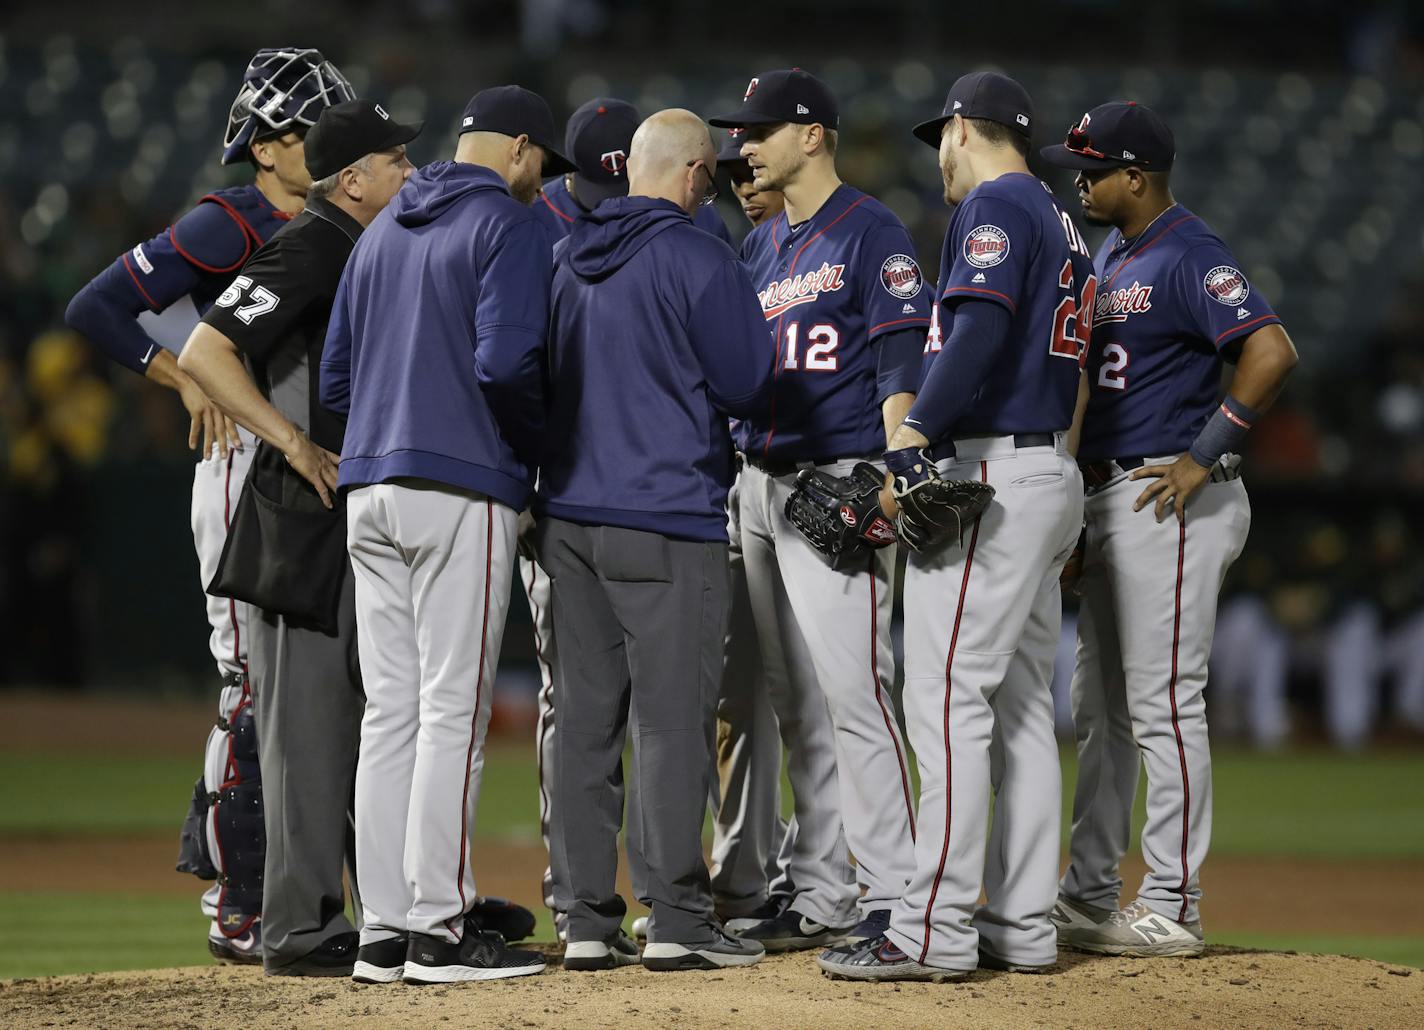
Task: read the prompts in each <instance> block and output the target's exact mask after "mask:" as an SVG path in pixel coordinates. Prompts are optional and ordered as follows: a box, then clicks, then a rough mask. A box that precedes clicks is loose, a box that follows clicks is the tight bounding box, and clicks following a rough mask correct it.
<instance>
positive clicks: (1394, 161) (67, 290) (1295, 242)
mask: <svg viewBox="0 0 1424 1030" xmlns="http://www.w3.org/2000/svg"><path fill="white" fill-rule="evenodd" d="M15 7H18V8H20V9H18V10H17V9H13V8H12V9H11V10H9V11H7V12H6V13H5V14H3V15H0V96H3V97H4V102H3V104H0V182H3V187H0V540H3V551H0V626H3V627H4V633H5V641H4V646H3V647H0V687H4V686H11V685H37V684H42V685H66V684H67V685H74V686H81V685H83V686H102V687H120V686H122V687H133V686H143V687H147V688H151V689H154V690H169V691H179V690H188V691H193V692H195V693H197V692H201V693H202V694H203V696H208V692H209V691H210V690H211V689H212V688H214V687H216V685H217V684H216V683H215V682H213V674H212V671H211V663H210V660H209V659H208V656H207V653H206V650H205V647H204V641H205V638H206V626H205V622H204V620H203V616H202V608H201V605H200V598H199V592H198V591H199V588H198V583H197V575H196V571H197V570H196V562H195V558H194V555H193V551H192V541H191V537H190V534H189V531H188V529H187V526H186V523H187V518H188V514H187V508H188V497H189V487H190V483H191V463H192V460H193V458H192V455H191V453H190V452H188V451H187V450H186V437H187V419H186V416H185V414H184V412H183V409H182V407H181V405H180V404H179V403H178V401H177V399H176V397H175V396H174V395H173V394H171V393H168V392H167V391H164V390H161V389H159V388H157V387H155V386H153V385H152V384H150V383H148V382H146V381H144V380H142V379H140V378H139V377H138V376H135V375H134V374H132V373H130V372H127V371H125V370H123V369H120V368H118V367H117V366H115V365H112V364H110V363H108V362H107V361H106V360H105V359H103V357H102V356H101V355H99V354H98V353H97V352H96V351H94V350H93V349H92V348H91V347H90V346H89V345H88V344H86V343H85V342H84V341H83V340H82V339H80V338H78V337H76V336H74V335H73V334H72V333H70V332H69V331H67V330H66V329H65V328H64V325H63V321H62V316H63V312H64V308H65V305H66V303H67V302H68V300H69V298H70V297H71V296H72V295H73V293H74V292H75V291H76V290H77V289H78V288H79V287H80V286H82V285H83V283H84V282H86V281H87V280H88V279H89V278H90V277H92V276H93V275H94V274H96V273H97V272H98V271H100V270H101V269H102V268H103V267H104V266H105V265H106V264H107V263H108V262H110V261H111V260H113V258H114V257H115V256H116V255H118V254H119V253H121V252H123V251H124V250H126V249H128V248H129V247H132V246H133V245H134V244H135V243H137V242H140V241H142V240H145V239H147V238H149V237H150V236H152V235H154V234H156V233H157V232H159V231H161V230H162V229H163V228H164V227H165V226H166V225H167V224H168V223H169V222H170V221H171V220H172V219H173V218H174V217H176V216H177V215H178V214H180V213H182V212H183V211H184V210H186V208H187V207H188V206H190V205H191V203H192V202H193V201H194V200H195V199H196V198H197V197H198V196H200V195H201V194H202V193H204V192H206V191H207V190H209V189H211V188H214V187H216V186H220V185H224V184H227V183H229V182H232V181H240V180H241V177H242V176H243V175H244V173H245V172H246V166H244V165H239V166H236V167H235V168H230V169H224V168H222V167H221V166H220V165H219V163H218V158H219V155H220V152H221V145H220V144H221V139H222V133H223V128H224V126H225V124H226V114H227V108H228V105H229V104H230V102H231V100H232V97H233V94H234V93H235V91H236V88H237V85H238V82H239V79H240V75H241V72H242V69H243V67H244V65H245V64H246V61H247V59H248V57H249V56H250V55H251V53H252V52H253V51H254V50H255V49H256V48H258V47H260V46H275V45H302V46H316V47H319V48H320V49H322V50H323V52H324V53H325V54H326V55H327V56H328V57H329V58H331V59H332V60H333V61H335V62H336V63H337V65H338V66H339V67H340V68H341V69H342V70H343V71H344V72H345V73H346V74H347V76H348V77H349V78H350V79H351V81H352V83H353V84H354V85H355V87H356V88H357V90H358V92H360V93H361V94H362V95H370V96H374V97H376V98H378V99H382V100H383V101H384V102H385V104H386V106H387V107H388V109H389V110H390V112H391V114H392V115H393V116H395V117H396V118H397V119H400V120H409V119H420V118H424V119H426V120H427V123H428V128H427V131H426V132H425V133H424V135H423V136H422V137H421V138H420V139H419V140H418V141H417V142H416V144H415V145H414V146H413V147H412V157H413V159H415V161H416V163H417V164H420V163H423V162H426V161H430V160H435V159H437V158H441V157H447V156H449V154H450V153H452V152H453V141H454V132H455V116H456V114H457V113H458V112H459V110H460V108H461V106H462V105H463V103H464V102H465V100H466V99H467V98H468V97H469V96H470V95H471V94H472V93H473V92H475V91H476V90H477V89H480V88H482V87H484V86H487V85H491V84H495V83H498V82H508V81H517V82H520V83H521V84H523V85H526V86H529V87H531V88H533V89H536V90H538V91H540V92H542V93H543V94H544V95H545V96H546V97H547V98H548V99H549V100H550V102H551V104H552V105H553V107H554V108H555V112H556V114H559V115H567V114H568V113H569V112H570V111H572V109H573V108H574V107H576V106H577V105H578V104H580V103H582V102H583V101H584V100H586V99H588V98H590V97H593V96H597V95H610V96H618V97H623V98H625V99H628V100H630V101H632V102H634V103H635V104H637V105H638V106H639V107H640V108H641V110H642V111H643V112H644V113H645V114H646V113H650V112H652V111H654V110H657V109H659V108H662V107H667V106H686V107H690V108H692V109H693V110H696V111H699V112H703V113H706V112H708V111H712V110H714V109H721V108H725V107H727V106H728V105H729V104H735V103H736V102H737V101H738V100H739V99H740V97H741V95H742V92H743V90H744V89H745V86H746V81H747V79H748V78H749V77H750V76H751V75H752V74H754V73H756V72H757V71H760V70H763V69H767V68H773V67H786V66H789V65H803V66H805V67H807V68H808V69H809V70H812V71H814V72H815V73H816V74H817V75H819V76H821V77H823V78H824V79H826V80H827V81H828V82H829V83H830V84H831V85H832V87H833V88H835V89H836V90H837V92H838V94H839V96H840V98H841V102H842V111H843V115H842V134H841V148H840V167H841V173H842V176H843V178H845V179H846V180H847V181H849V182H851V183H853V184H854V185H857V186H859V187H861V188H863V189H866V190H867V191H869V192H871V193H873V194H874V195H876V196H878V197H879V198H881V199H882V200H884V201H885V203H887V204H888V205H889V206H890V207H891V208H892V209H893V210H894V211H895V212H896V213H897V214H899V216H900V217H901V218H902V219H903V220H904V221H905V223H906V224H907V225H908V226H909V227H910V230H911V232H912V234H913V235H914V237H915V240H916V243H917V246H918V248H919V255H920V258H921V263H922V264H923V265H924V266H925V270H926V273H927V275H929V276H931V277H933V275H934V274H935V273H936V271H937V269H938V264H939V249H940V241H941V237H942V233H943V231H944V227H945V224H946V221H947V218H948V212H947V210H946V209H945V207H944V206H943V203H942V201H941V199H940V183H939V176H938V171H937V169H936V167H935V162H934V158H933V156H932V155H931V154H930V153H929V152H928V151H927V150H926V149H925V148H924V147H922V146H921V145H919V144H917V143H916V142H915V141H914V140H913V139H912V138H911V137H910V136H909V133H908V127H909V126H910V125H911V124H913V123H914V122H915V121H917V120H919V119H921V118H924V117H928V116H929V115H932V114H934V113H936V112H937V111H938V110H939V107H940V103H941V101H942V98H943V93H944V90H945V89H946V88H947V87H948V85H949V83H950V82H951V81H953V79H954V78H955V77H956V76H957V75H959V74H960V73H962V72H964V71H967V70H971V69H973V68H975V67H982V66H995V67H999V68H1001V69H1003V70H1005V71H1007V72H1008V73H1010V74H1012V75H1014V76H1015V77H1017V78H1019V79H1020V80H1021V81H1022V82H1024V84H1025V85H1026V86H1027V87H1028V88H1029V90H1030V92H1031V94H1032V95H1033V96H1034V98H1035V101H1036V104H1037V108H1038V128H1037V137H1038V138H1037V139H1036V143H1037V144H1039V145H1043V144H1046V143H1050V142H1054V141H1055V139H1056V138H1057V137H1058V136H1059V135H1060V134H1061V133H1062V132H1063V131H1064V130H1066V128H1067V126H1068V125H1069V124H1070V123H1072V122H1074V121H1076V120H1077V118H1078V117H1079V115H1080V114H1081V112H1082V111H1084V110H1085V109H1087V108H1089V107H1091V106H1094V105H1095V104H1097V103H1099V102H1102V101H1105V100H1109V99H1136V100H1139V101H1141V102H1143V103H1146V104H1149V105H1151V106H1153V107H1155V108H1157V109H1158V110H1159V111H1160V112H1161V113H1162V114H1163V115H1164V116H1165V117H1166V118H1167V119H1168V121H1169V123H1170V124H1171V125H1172V126H1173V128H1174V129H1175V131H1176V135H1177V140H1178V160H1177V166H1176V171H1175V172H1174V177H1173V179H1174V187H1175V188H1176V191H1177V196H1178V199H1179V200H1181V201H1182V202H1184V203H1185V204H1186V205H1187V206H1188V207H1190V208H1192V209H1193V210H1195V211H1196V212H1197V213H1198V214H1200V215H1201V216H1202V217H1203V218H1205V219H1206V220H1207V222H1208V223H1209V224H1210V225H1212V226H1213V227H1214V228H1215V229H1216V230H1217V231H1218V232H1219V233H1220V234H1221V235H1222V236H1223V237H1224V238H1225V240H1226V241H1227V243H1228V244H1229V245H1230V246H1231V247H1232V248H1233V250H1234V251H1235V253H1236V255H1237V256H1238V258H1239V259H1240V260H1241V262H1242V264H1243V266H1244V269H1245V271H1246V273H1247V275H1248V276H1249V278H1250V280H1251V282H1252V284H1253V288H1254V289H1257V290H1259V291H1261V292H1262V293H1263V294H1264V295H1266V296H1267V297H1269V298H1270V299H1271V301H1272V302H1273V304H1274V305H1275V307H1276V309H1277V310H1278V311H1279V312H1280V313H1281V315H1282V317H1283V318H1284V319H1285V322H1286V326H1287V329H1288V330H1289V331H1290V333H1291V335H1292V337H1293V339H1294V340H1295V343H1296V345H1297V347H1298V349H1299V351H1300V354H1301V358H1302V361H1301V365H1300V368H1299V369H1298V370H1297V372H1296V373H1295V375H1294V376H1293V377H1292V379H1291V381H1290V384H1289V386H1288V388H1287V391H1286V394H1285V395H1284V396H1283V397H1282V398H1281V400H1280V401H1279V402H1278V403H1277V405H1276V406H1275V408H1274V409H1273V410H1272V411H1271V413H1270V415H1269V416H1268V417H1267V418H1266V419H1264V420H1263V421H1262V422H1261V423H1260V425H1259V426H1258V427H1257V428H1256V429H1255V430H1254V431H1253V432H1252V433H1251V435H1250V437H1249V450H1248V453H1247V463H1246V465H1245V470H1246V478H1247V482H1248V486H1249V489H1250V493H1251V501H1252V507H1253V526H1252V533H1251V538H1250V542H1249V543H1248V545H1247V550H1246V553H1245V555H1244V556H1243V558H1242V560H1241V561H1240V562H1239V563H1238V564H1237V566H1236V568H1235V569H1234V570H1233V572H1232V575H1231V578H1230V581H1229V582H1228V584H1227V588H1226V590H1227V594H1228V595H1229V600H1228V601H1227V602H1226V603H1225V604H1224V605H1223V607H1222V610H1221V616H1220V620H1219V631H1218V639H1217V647H1216V654H1215V655H1214V658H1213V662H1214V670H1213V676H1214V678H1213V681H1212V685H1211V687H1210V688H1209V696H1210V697H1211V703H1212V705H1213V712H1214V728H1215V730H1216V732H1217V733H1218V735H1219V736H1221V735H1229V734H1236V735H1240V736H1241V737H1243V738H1244V739H1246V740H1249V741H1251V742H1253V743H1254V744H1256V745H1258V746H1261V747H1275V746H1279V745H1282V744H1284V743H1287V742H1289V741H1291V740H1298V739H1311V738H1313V737H1326V738H1328V739H1330V740H1331V741H1333V742H1334V743H1336V744H1337V745H1339V746H1341V747H1347V748H1354V747H1359V746H1362V745H1364V744H1366V743H1368V742H1370V741H1372V740H1376V739H1379V738H1380V737H1381V736H1382V735H1384V736H1398V735H1401V734H1420V733H1424V7H1421V6H1420V5H1418V4H1415V3H1410V2H1406V0H1398V2H1392V3H1391V2H1381V3H1372V2H1357V3H1354V4H1349V5H1339V4H1334V3H1324V2H1319V0H1303V2H1297V3H1289V4H1284V3H1280V4H1278V3H1250V2H1247V0H1199V2H1197V3H1194V4H1191V5H1182V4H1175V3H1165V2H1160V0H1140V2H1138V3H1134V4H1132V5H1129V6H1122V5H1117V4H1114V3H1109V2H1106V0H1066V2H1057V3H1047V2H1040V0H1021V2H1019V3H1015V4H1004V5H983V7H982V8H981V7H980V6H979V5H972V4H947V3H938V2H934V0H879V2H876V3H874V4H870V3H864V2H855V0H820V2H817V3H802V2H784V3H781V4H778V5H772V6H771V7H770V8H768V9H757V8H753V7H746V8H738V7H733V6H731V5H728V6H727V7H726V8H725V9H723V8H719V7H718V5H715V4H707V3H697V2H692V0H662V2H660V3H658V4H656V5H653V4H643V3H639V2H636V0H523V2H519V3H513V2H510V3H489V2H482V0H480V2H458V0H411V2H409V3H406V4H400V5H388V4H375V3H371V2H369V0H347V2H345V3H339V4H338V3H335V2H332V0H309V2H308V3H305V4H302V5H300V10H299V11H293V10H289V9H288V5H285V4H279V3H277V2H275V0H253V2H250V3H246V4H242V5H232V6H230V7H227V8H225V9H222V10H214V11H212V12H208V11H205V12H204V14H203V17H202V19H201V21H195V20H194V19H192V18H190V17H186V16H185V13H184V8H182V7H180V6H178V5H173V4H167V3H157V4H152V5H148V6H147V8H146V10H145V13H144V17H143V19H142V21H141V23H140V22H138V21H136V20H135V17H134V15H133V14H132V12H130V11H127V10H119V9H117V8H111V7H109V6H103V7H99V6H97V5H94V4H90V3H77V2H74V0H53V2H50V3H46V4H44V5H15ZM1035 170H1037V171H1039V172H1040V174H1043V175H1044V177H1045V178H1046V179H1047V181H1049V183H1050V184H1051V185H1052V186H1053V187H1054V188H1055V189H1056V190H1057V192H1058V194H1059V197H1060V199H1061V200H1062V201H1063V202H1064V205H1065V207H1067V208H1068V209H1069V210H1076V202H1075V197H1074V191H1073V188H1072V184H1071V181H1070V180H1069V179H1068V178H1067V177H1066V176H1065V175H1064V174H1062V173H1058V172H1056V171H1054V170H1051V169H1049V168H1046V167H1040V166H1039V165H1037V164H1035ZM234 177H236V179H234ZM726 192H727V191H725V190H724V197H725V195H726ZM723 215H724V217H725V218H726V220H727V223H728V226H729V227H730V228H731V229H732V231H733V234H734V236H738V237H739V236H740V235H741V234H742V232H743V231H744V228H745V226H744V222H743V220H742V218H741V216H740V214H739V213H738V211H737V210H736V209H735V207H732V206H728V207H726V208H724V209H723ZM1084 228H1085V229H1086V228H1087V227H1084ZM1088 235H1089V238H1090V241H1091V242H1093V243H1095V244H1096V242H1098V240H1100V239H1101V231H1100V230H1094V231H1091V232H1090V233H1089V234H1088ZM1066 604H1067V607H1068V609H1069V613H1070V616H1071V612H1072V599H1071V598H1069V599H1067V601H1066ZM519 607H520V606H519V605H516V606H515V608H516V611H515V612H514V613H512V615H511V628H510V631H509V639H508V642H507V644H506V646H505V662H504V666H503V668H502V670H501V682H500V687H501V696H502V697H503V698H504V699H505V703H506V705H507V706H508V708H509V710H511V711H517V710H518V708H519V706H520V705H521V704H523V703H525V701H526V700H527V698H528V697H529V693H528V689H527V688H528V686H529V684H531V683H532V682H533V681H534V679H535V671H534V666H533V647H532V640H530V639H528V638H529V634H528V631H527V617H523V621H520V620H521V617H522V612H520V611H518V609H519ZM1066 626H1067V629H1068V630H1071V620H1070V621H1069V622H1068V623H1067V624H1066ZM1065 653H1071V652H1065ZM1060 664H1061V663H1060Z"/></svg>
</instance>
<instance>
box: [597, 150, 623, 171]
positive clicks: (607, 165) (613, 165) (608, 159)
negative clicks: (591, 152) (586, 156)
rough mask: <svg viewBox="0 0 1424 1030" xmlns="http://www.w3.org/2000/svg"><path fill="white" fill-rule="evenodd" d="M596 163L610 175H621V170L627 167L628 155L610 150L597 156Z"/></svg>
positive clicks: (620, 151)
mask: <svg viewBox="0 0 1424 1030" xmlns="http://www.w3.org/2000/svg"><path fill="white" fill-rule="evenodd" d="M598 161H599V164H601V165H603V170H604V171H605V172H608V173H609V174H610V175H622V174H623V169H624V168H626V167H627V166H628V155H627V154H626V153H624V152H623V151H622V150H610V151H608V152H607V153H606V154H601V155H599V159H598Z"/></svg>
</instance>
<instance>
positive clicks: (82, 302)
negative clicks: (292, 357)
mask: <svg viewBox="0 0 1424 1030" xmlns="http://www.w3.org/2000/svg"><path fill="white" fill-rule="evenodd" d="M290 218H291V216H290V215H288V214H287V213H285V212H283V211H278V210H277V209H276V208H274V207H273V206H272V205H271V203H270V202H269V201H268V200H267V198H266V197H264V196H263V195H262V191H261V190H259V189H258V188H257V187H256V186H255V185H251V184H249V185H246V186H233V187H231V188H229V189H223V190H218V191H217V192H215V193H209V194H208V195H207V196H205V197H203V198H202V199H201V200H199V201H198V203H197V204H196V205H195V206H194V207H193V208H192V209H191V210H190V211H189V212H188V213H187V214H185V215H184V216H183V217H182V218H180V219H178V220H177V221H176V222H174V223H173V224H172V225H171V226H169V227H168V228H167V229H165V230H163V232H161V233H159V234H158V235H157V236H155V237H153V239H151V240H148V241H146V242H144V243H140V244H138V246H136V247H134V248H133V249H132V250H129V251H126V252H124V253H123V254H122V255H120V256H119V257H118V258H117V259H115V261H114V262H113V264H111V265H110V266H109V267H108V268H106V269H105V270H104V271H102V272H100V273H99V274H98V275H97V276H95V277H94V279H93V280H92V281H90V282H89V284H88V285H86V286H85V287H84V288H83V289H82V290H80V291H79V293H78V294H76V295H75V297H74V300H72V301H71V302H70V306H69V310H68V311H67V312H66V314H65V319H66V321H67V322H68V323H69V324H70V325H71V326H72V327H73V328H74V329H76V330H78V331H79V332H81V333H83V334H84V335H85V336H86V337H88V338H89V339H90V340H91V341H93V342H94V343H95V344H96V345H97V346H98V347H99V348H100V349H102V350H103V351H104V352H105V353H106V354H108V355H109V357H111V358H113V359H114V360H115V361H117V362H119V363H120V364H121V365H124V366H126V367H127V368H131V369H133V370H134V371H135V372H138V373H140V374H143V373H144V371H145V370H146V369H147V367H148V363H149V362H150V361H152V360H153V356H154V354H156V353H157V352H158V348H159V341H157V340H155V339H154V338H152V337H151V336H149V335H148V333H146V332H145V331H144V329H143V328H142V327H141V326H140V325H139V323H138V321H137V319H138V316H139V315H140V314H142V313H143V312H145V311H151V312H154V313H158V312H162V311H163V310H164V309H166V308H168V307H169V306H170V305H172V304H173V303H174V302H176V301H178V300H179V299H181V298H183V297H185V296H186V297H191V298H192V301H193V306H194V307H195V308H196V309H197V311H198V314H199V315H201V314H203V313H204V312H206V311H207V310H208V308H209V307H211V306H212V303H213V301H214V300H216V299H217V297H218V295H219V294H221V293H222V292H223V290H224V289H226V288H227V285H228V283H230V282H231V281H232V278H233V276H234V275H236V273H237V271H238V269H240V268H241V267H242V265H243V262H245V261H246V260H247V259H248V257H249V256H250V255H251V254H252V253H253V252H254V251H256V250H257V248H258V247H260V246H262V244H263V243H265V242H267V240H269V239H271V238H272V237H273V236H274V235H276V233H277V230H278V229H280V228H282V226H284V225H286V224H287V222H288V221H289V220H290Z"/></svg>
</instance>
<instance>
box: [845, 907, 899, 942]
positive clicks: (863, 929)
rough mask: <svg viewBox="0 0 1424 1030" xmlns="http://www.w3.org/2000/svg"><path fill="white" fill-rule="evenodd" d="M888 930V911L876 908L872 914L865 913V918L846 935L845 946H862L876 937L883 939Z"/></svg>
mask: <svg viewBox="0 0 1424 1030" xmlns="http://www.w3.org/2000/svg"><path fill="white" fill-rule="evenodd" d="M888 929H890V910H889V909H888V908H877V909H875V910H874V911H872V912H867V913H866V914H865V918H864V919H862V920H861V921H860V922H858V923H856V924H855V929H854V930H852V931H851V932H850V933H848V934H846V939H845V942H846V943H847V944H864V943H865V942H866V941H868V940H872V939H874V938H876V937H883V936H884V935H885V931H886V930H888Z"/></svg>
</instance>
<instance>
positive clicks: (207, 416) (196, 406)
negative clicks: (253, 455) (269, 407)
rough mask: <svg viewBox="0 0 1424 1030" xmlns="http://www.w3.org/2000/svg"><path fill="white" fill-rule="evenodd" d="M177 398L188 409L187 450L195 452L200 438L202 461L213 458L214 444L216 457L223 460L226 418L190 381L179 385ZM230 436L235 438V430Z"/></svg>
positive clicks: (198, 387) (227, 438)
mask: <svg viewBox="0 0 1424 1030" xmlns="http://www.w3.org/2000/svg"><path fill="white" fill-rule="evenodd" d="M178 396H179V397H180V398H181V399H182V401H183V407H185V408H187V409H188V417H189V418H190V419H191V422H190V423H189V426H188V450H190V451H192V450H197V448H198V440H199V439H200V438H201V439H202V441H203V460H204V461H206V460H207V459H209V458H211V457H212V456H213V445H214V444H217V448H218V456H219V457H221V458H224V459H225V458H226V457H227V451H228V440H229V437H228V433H227V425H228V420H227V416H226V415H224V414H223V413H222V411H220V410H219V409H218V406H217V405H216V404H214V403H213V402H212V401H211V400H209V399H208V395H207V394H205V393H204V392H203V389H202V387H200V386H199V385H198V384H197V383H196V382H194V381H193V380H192V379H187V380H186V381H184V382H182V383H180V384H179V386H178ZM232 435H233V437H236V435H237V431H236V429H234V430H233V434H232Z"/></svg>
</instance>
